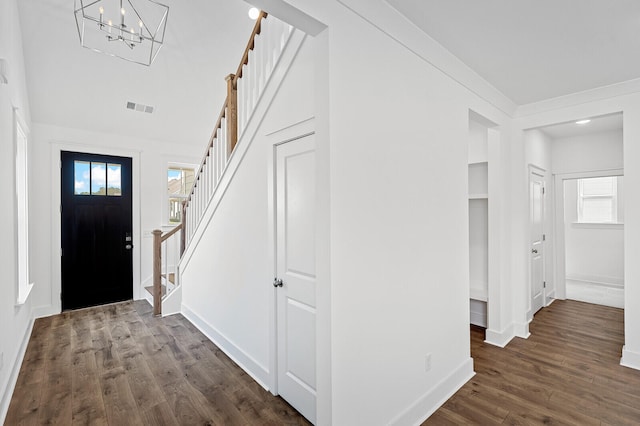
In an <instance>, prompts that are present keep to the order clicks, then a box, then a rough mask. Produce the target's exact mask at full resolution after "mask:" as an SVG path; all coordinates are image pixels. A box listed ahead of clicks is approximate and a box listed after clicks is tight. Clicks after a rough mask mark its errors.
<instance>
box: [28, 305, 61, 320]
mask: <svg viewBox="0 0 640 426" xmlns="http://www.w3.org/2000/svg"><path fill="white" fill-rule="evenodd" d="M32 312H33V317H34V318H44V317H50V316H51V315H58V314H59V313H60V309H57V308H56V307H55V306H52V305H48V306H38V307H37V308H33V310H32Z"/></svg>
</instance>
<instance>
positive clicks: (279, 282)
mask: <svg viewBox="0 0 640 426" xmlns="http://www.w3.org/2000/svg"><path fill="white" fill-rule="evenodd" d="M282 285H283V282H282V280H279V279H278V277H276V278H274V279H273V286H274V287H282Z"/></svg>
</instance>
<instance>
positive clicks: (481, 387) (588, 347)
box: [5, 301, 640, 426]
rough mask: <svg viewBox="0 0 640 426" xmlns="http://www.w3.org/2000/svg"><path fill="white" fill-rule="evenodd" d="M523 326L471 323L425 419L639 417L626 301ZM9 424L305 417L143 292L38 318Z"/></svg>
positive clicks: (570, 310) (563, 306)
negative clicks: (461, 378)
mask: <svg viewBox="0 0 640 426" xmlns="http://www.w3.org/2000/svg"><path fill="white" fill-rule="evenodd" d="M530 328H531V333H532V335H531V337H530V338H529V339H528V340H523V339H514V340H513V341H512V342H511V343H509V345H507V347H506V348H504V349H500V348H497V347H494V346H491V345H487V344H485V343H484V342H483V340H484V330H483V329H481V328H477V327H472V329H471V353H472V356H473V358H474V365H475V371H476V373H477V374H476V375H475V377H473V379H471V380H470V381H469V382H468V383H467V384H466V385H465V386H464V387H463V388H462V389H460V390H459V391H458V392H457V393H456V394H455V395H454V396H453V397H451V398H450V399H449V400H448V401H447V402H446V403H445V404H444V405H443V406H442V407H441V408H440V409H439V410H438V411H436V412H435V413H434V414H433V415H432V416H431V417H430V418H429V419H428V420H427V421H426V422H425V423H424V424H425V425H432V424H433V425H449V424H452V425H453V424H455V425H460V424H479V425H492V424H512V425H519V424H575V425H639V424H640V371H636V370H632V369H629V368H625V367H622V366H620V365H619V362H620V352H621V348H622V345H623V342H624V338H623V311H622V310H620V309H615V308H607V307H602V306H596V305H590V304H586V303H580V302H573V301H556V302H554V303H553V304H552V305H551V306H550V307H548V308H545V309H543V310H542V311H540V312H539V313H538V314H536V317H535V319H534V321H533V322H532V323H531V327H530ZM5 424H7V425H23V424H24V425H42V424H60V425H88V424H91V425H107V424H108V425H118V426H119V425H140V424H144V425H236V424H240V425H269V424H271V425H284V424H296V425H297V424H308V423H307V422H306V421H305V420H304V419H303V418H302V417H301V416H300V415H299V414H298V413H297V412H296V411H295V410H294V409H293V408H291V407H290V406H289V405H288V404H287V403H286V402H284V401H283V400H282V399H280V398H278V397H274V396H272V395H271V394H270V393H268V392H267V391H265V390H264V389H263V388H262V387H260V386H259V385H258V384H257V383H256V382H255V381H254V380H252V379H251V378H250V377H249V376H248V375H247V374H246V373H244V372H243V371H242V370H241V369H240V368H239V367H238V366H236V365H235V364H234V363H233V361H231V360H230V359H229V358H228V357H227V356H226V355H225V354H224V353H222V352H221V351H220V350H219V349H218V348H217V347H216V346H215V345H214V344H212V343H211V342H210V341H209V340H208V339H207V338H206V337H205V336H204V335H202V334H201V333H200V332H199V331H198V330H197V329H196V328H195V327H193V325H192V324H191V323H189V321H187V320H186V319H185V318H184V317H182V316H181V315H175V316H170V317H166V318H154V317H152V316H151V307H150V306H149V305H148V304H147V303H146V302H144V301H141V302H133V303H132V302H128V303H121V304H114V305H108V306H104V307H97V308H90V309H85V310H80V311H73V312H66V313H63V314H61V315H56V316H53V317H49V318H43V319H39V320H37V321H36V323H35V325H34V329H33V333H32V336H31V339H30V341H29V346H28V348H27V353H26V355H25V360H24V363H23V365H22V368H21V370H20V375H19V377H18V383H17V385H16V389H15V392H14V395H13V398H12V400H11V406H10V408H9V413H8V416H7V419H6V423H5Z"/></svg>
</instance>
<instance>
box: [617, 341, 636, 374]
mask: <svg viewBox="0 0 640 426" xmlns="http://www.w3.org/2000/svg"><path fill="white" fill-rule="evenodd" d="M620 365H622V366H624V367H629V368H633V369H635V370H640V352H633V351H630V350H628V349H627V346H626V345H625V346H623V347H622V358H620Z"/></svg>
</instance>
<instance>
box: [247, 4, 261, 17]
mask: <svg viewBox="0 0 640 426" xmlns="http://www.w3.org/2000/svg"><path fill="white" fill-rule="evenodd" d="M259 15H260V9H258V8H257V7H252V8H251V9H249V18H251V19H258V16H259Z"/></svg>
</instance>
